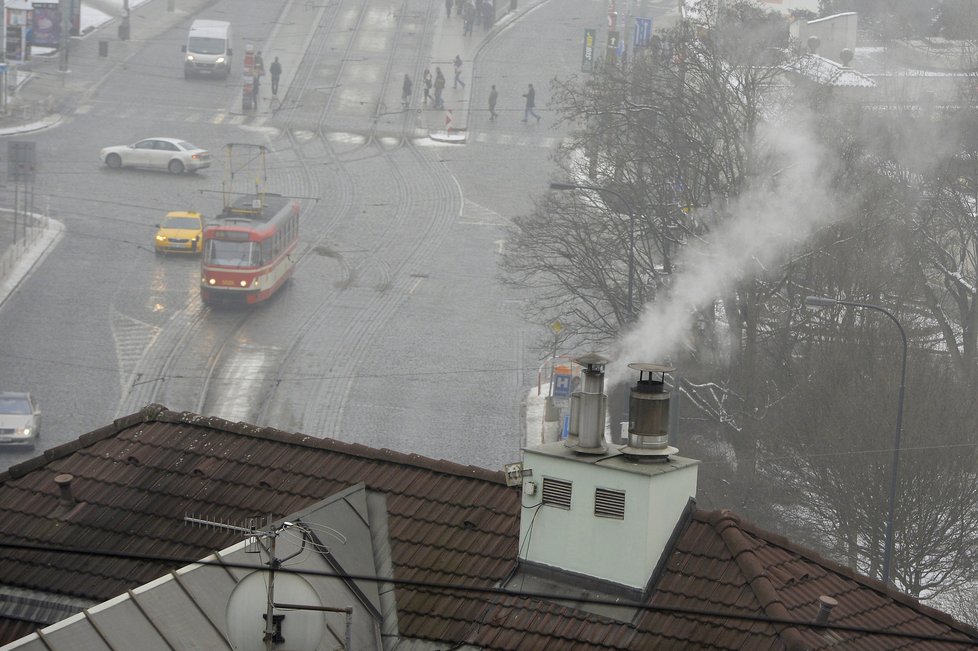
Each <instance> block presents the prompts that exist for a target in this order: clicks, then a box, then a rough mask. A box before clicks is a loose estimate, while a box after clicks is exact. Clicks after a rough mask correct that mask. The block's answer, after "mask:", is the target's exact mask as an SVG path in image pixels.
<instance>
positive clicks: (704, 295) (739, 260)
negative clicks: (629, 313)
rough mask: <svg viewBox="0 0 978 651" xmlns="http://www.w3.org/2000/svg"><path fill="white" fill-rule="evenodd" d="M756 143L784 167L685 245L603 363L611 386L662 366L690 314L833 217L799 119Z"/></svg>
mask: <svg viewBox="0 0 978 651" xmlns="http://www.w3.org/2000/svg"><path fill="white" fill-rule="evenodd" d="M761 135H762V138H761V140H762V141H763V142H764V143H765V144H766V145H767V146H769V147H770V148H771V149H770V150H771V152H772V153H773V154H774V155H775V157H776V158H777V159H780V160H781V161H783V165H781V166H780V168H779V169H778V170H777V171H775V172H774V173H772V174H771V175H770V176H769V178H767V179H758V180H756V182H755V183H754V185H755V187H753V188H751V189H750V191H749V192H747V193H745V194H744V195H742V196H741V197H739V198H738V199H737V201H736V202H734V203H732V204H731V205H730V206H728V208H727V210H726V215H725V218H724V220H723V221H722V223H719V224H717V225H716V226H715V227H714V228H713V229H712V230H711V231H710V233H709V234H708V235H707V238H708V239H702V240H698V241H691V242H689V243H688V244H687V245H686V247H685V249H684V251H683V254H682V255H681V258H680V259H679V261H678V263H677V265H676V268H677V269H678V270H679V272H678V274H677V275H676V276H675V277H674V279H673V283H672V286H671V288H670V291H669V294H668V296H666V297H663V298H661V299H660V300H658V301H657V302H655V303H652V304H649V305H646V306H645V308H644V309H643V310H642V312H641V314H640V315H639V317H638V319H637V322H636V323H635V325H634V327H632V328H631V329H630V330H629V331H628V332H626V333H625V335H624V336H623V337H622V339H621V341H620V344H619V347H618V350H617V351H616V354H614V355H613V361H612V362H611V363H610V364H609V365H608V369H607V373H608V375H607V378H608V381H609V383H610V384H616V383H618V382H622V381H628V380H631V379H634V378H632V377H631V375H633V372H631V371H629V369H628V368H627V367H626V364H627V363H629V362H647V363H660V364H661V363H665V362H666V361H667V360H669V359H671V358H672V357H673V354H674V352H675V351H676V350H677V347H678V346H679V344H680V343H681V342H682V341H683V340H684V339H685V338H686V337H687V335H688V334H689V332H690V328H691V327H692V325H693V319H694V318H695V310H697V309H702V308H704V307H707V306H709V305H711V304H713V303H714V301H715V300H716V299H717V298H718V297H722V296H724V295H725V294H726V293H727V292H728V290H730V289H731V288H732V287H734V286H735V285H736V284H738V283H740V282H742V281H743V280H745V279H748V278H751V277H754V276H755V275H756V274H758V273H762V272H763V270H764V269H768V268H771V266H772V265H776V264H777V263H778V261H779V259H780V258H781V257H782V256H783V255H784V253H785V252H786V251H787V250H789V249H790V248H791V247H792V245H794V244H796V243H799V242H801V241H804V240H805V239H806V238H807V237H808V236H810V235H811V234H812V232H813V231H814V230H815V229H817V228H818V227H820V226H823V225H825V224H827V223H829V222H831V221H833V220H834V219H835V218H836V214H837V211H836V207H835V202H834V201H833V198H832V192H831V188H830V187H829V181H828V180H827V179H828V177H829V176H830V170H829V169H828V166H827V163H826V161H827V160H829V159H828V157H826V156H823V155H821V151H822V150H821V148H820V146H819V145H818V144H817V143H816V142H815V140H814V138H812V137H811V136H810V135H809V131H808V127H807V124H806V122H805V121H803V120H795V121H793V122H792V124H791V126H790V128H785V127H783V126H782V127H772V126H767V127H764V132H763V133H762V134H761Z"/></svg>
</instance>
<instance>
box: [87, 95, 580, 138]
mask: <svg viewBox="0 0 978 651" xmlns="http://www.w3.org/2000/svg"><path fill="white" fill-rule="evenodd" d="M75 114H76V115H86V116H93V117H101V116H103V115H105V116H109V115H111V117H112V118H113V119H115V120H119V121H124V120H126V119H128V118H142V117H144V115H145V111H144V109H142V108H140V107H139V106H128V107H119V106H109V105H106V104H100V103H90V104H83V105H81V106H79V107H78V108H77V109H76V110H75ZM165 119H166V121H167V122H170V123H182V124H209V125H213V126H232V127H241V128H243V129H250V130H254V129H261V128H268V129H270V128H272V127H276V126H277V127H281V126H282V125H281V123H277V118H276V116H275V115H273V114H272V113H262V112H260V111H259V112H258V113H237V112H234V111H230V110H227V109H218V110H215V109H195V108H190V107H188V108H174V109H172V110H169V111H167V114H166V118H165ZM534 126H535V125H534ZM310 133H311V132H310ZM427 133H428V132H427V131H426V130H425V129H424V128H419V129H416V130H415V135H414V139H415V140H416V141H419V140H421V139H426V138H427ZM458 133H465V135H466V137H465V142H466V143H467V144H473V143H478V144H480V145H491V146H499V147H537V148H541V149H554V148H556V147H558V146H559V145H560V144H562V142H564V141H565V140H566V138H563V137H560V136H555V135H548V134H552V132H548V131H547V130H545V129H535V128H527V127H526V125H515V126H514V128H513V129H512V130H510V131H507V130H504V129H502V128H500V127H499V126H498V125H493V127H492V128H491V129H486V130H477V131H468V132H464V131H459V132H458ZM323 135H324V137H325V138H326V139H327V140H329V141H330V142H333V143H344V144H353V145H359V144H363V143H364V142H366V141H367V136H366V135H364V134H358V133H350V132H345V131H331V132H327V133H325V134H323ZM391 142H393V143H396V142H399V139H397V138H392V140H391ZM452 146H457V145H452Z"/></svg>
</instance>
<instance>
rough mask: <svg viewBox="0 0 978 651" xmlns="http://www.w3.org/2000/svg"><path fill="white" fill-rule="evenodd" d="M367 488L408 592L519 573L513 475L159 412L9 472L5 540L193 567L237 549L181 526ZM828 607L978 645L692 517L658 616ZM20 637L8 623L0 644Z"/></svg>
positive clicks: (25, 563) (477, 613)
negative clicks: (192, 518) (67, 479)
mask: <svg viewBox="0 0 978 651" xmlns="http://www.w3.org/2000/svg"><path fill="white" fill-rule="evenodd" d="M62 473H70V474H71V475H73V477H74V480H73V482H72V485H71V486H72V493H73V496H74V498H75V500H76V504H75V505H74V506H72V507H66V506H63V505H61V503H60V501H59V492H58V487H57V485H56V484H55V482H54V477H56V476H57V475H59V474H62ZM360 482H363V483H365V484H366V486H367V489H368V490H371V491H376V492H380V493H383V494H384V495H385V496H386V501H387V508H388V520H389V522H388V529H389V535H390V549H391V561H392V564H393V567H394V575H395V577H396V578H397V579H399V580H403V581H422V582H438V583H452V584H456V585H463V584H464V585H465V586H482V587H486V588H491V587H495V586H498V585H500V584H502V583H503V582H504V580H505V578H506V577H508V576H509V575H511V574H512V573H513V572H514V571H515V570H516V569H517V566H516V558H517V549H516V547H517V538H518V533H519V516H520V495H519V493H518V492H517V490H516V489H513V488H507V487H506V486H505V483H504V481H503V476H502V473H499V472H490V471H487V470H484V469H480V468H476V467H471V466H462V465H459V464H455V463H451V462H447V461H438V460H433V459H428V458H424V457H419V456H416V455H406V454H402V453H397V452H392V451H390V450H378V449H374V448H367V447H364V446H360V445H355V444H349V443H342V442H338V441H333V440H328V439H318V438H314V437H309V436H304V435H301V434H290V433H286V432H281V431H278V430H274V429H270V428H259V427H254V426H250V425H246V424H241V423H238V424H234V423H229V422H227V421H223V420H221V419H216V418H203V417H200V416H196V415H194V414H188V413H175V412H170V411H167V410H165V409H164V408H162V407H160V406H157V405H151V406H149V407H147V408H146V409H144V410H142V411H141V412H139V413H138V414H134V415H133V416H129V417H127V418H123V419H119V420H117V421H115V422H114V423H113V424H112V425H110V426H108V427H105V428H102V429H100V430H97V431H95V432H91V433H89V434H86V435H84V436H82V437H81V438H79V439H78V440H76V441H74V442H72V443H68V444H66V445H63V446H60V447H58V448H54V449H52V450H48V451H46V452H45V453H44V455H42V456H40V457H37V458H35V459H32V460H30V461H28V462H25V463H22V464H20V465H17V466H14V467H11V468H10V469H9V470H8V471H7V472H6V473H3V474H0V504H3V509H2V510H0V541H3V542H8V543H9V542H19V543H35V544H44V545H48V544H61V545H66V546H70V547H83V548H96V549H106V550H112V551H116V552H125V553H129V554H137V555H138V554H149V555H157V556H166V557H174V558H181V559H197V558H202V557H204V556H205V555H207V554H208V553H210V552H212V551H214V550H218V549H221V548H224V547H227V546H229V545H231V544H233V543H234V542H236V541H237V540H238V539H239V536H238V534H235V533H230V532H222V531H216V530H210V529H198V528H188V527H187V526H185V525H184V522H183V517H184V515H186V514H190V513H194V514H198V515H202V516H205V517H210V518H222V519H225V520H229V521H234V520H238V521H242V520H244V519H245V518H247V517H249V516H255V515H262V514H268V513H271V514H273V515H274V516H276V517H285V516H288V515H290V514H292V513H295V512H296V511H299V510H301V509H303V508H306V507H308V506H310V505H312V504H314V503H316V502H317V501H319V500H321V499H323V498H324V497H327V496H329V495H331V494H333V493H336V492H338V491H341V490H343V489H345V488H348V487H350V486H353V485H355V484H357V483H360ZM180 564H181V563H176V562H175V563H173V564H163V563H159V562H154V561H150V560H141V559H133V560H125V559H123V560H120V559H118V558H115V559H113V558H107V557H98V556H81V557H79V556H72V555H68V554H58V553H54V552H47V551H24V550H10V549H4V550H3V553H2V554H0V590H2V589H8V590H11V589H15V590H18V591H22V592H26V593H31V592H32V591H36V592H54V593H57V594H58V595H62V596H65V597H72V598H75V599H88V600H91V601H93V602H97V601H103V600H106V599H108V598H111V597H113V596H115V595H117V594H120V593H122V592H125V590H127V589H131V588H133V587H135V586H138V585H141V584H144V583H146V582H148V581H150V580H152V579H154V578H156V577H158V576H160V575H162V574H164V573H165V572H166V571H167V570H170V569H173V568H175V567H177V566H179V565H180ZM821 595H828V596H832V597H835V598H836V599H838V601H839V605H838V606H837V607H836V608H835V609H834V610H833V611H832V616H831V618H830V622H831V623H833V624H843V625H848V626H854V627H864V628H869V629H880V628H885V629H890V630H901V631H907V632H911V633H915V634H920V635H936V636H940V637H945V638H948V639H955V640H961V641H964V642H965V643H966V644H978V631H975V630H974V629H972V628H970V627H967V626H965V625H963V624H960V623H957V622H954V621H953V620H952V619H951V618H950V617H948V616H947V615H944V614H943V613H940V612H938V611H935V610H933V609H930V608H927V607H925V606H922V605H920V604H918V603H917V602H916V601H914V600H912V599H910V598H907V597H905V596H903V595H900V594H898V593H896V592H893V591H889V590H887V589H886V588H885V586H883V585H882V584H881V583H879V582H878V581H875V580H872V579H868V578H866V577H862V576H859V575H856V574H854V573H853V572H851V571H850V570H848V569H846V568H844V567H842V566H839V565H836V564H834V563H832V562H830V561H827V560H825V559H822V558H819V557H818V556H817V555H815V554H814V553H812V552H810V551H808V550H805V549H802V548H800V547H797V546H795V545H793V544H792V543H790V542H789V541H787V540H785V539H783V538H781V537H779V536H776V535H774V534H771V533H769V532H765V531H761V530H759V529H756V528H754V527H752V526H751V525H750V524H748V523H744V522H741V521H740V520H739V519H738V518H737V517H736V516H734V515H733V514H731V513H729V512H726V511H721V512H703V511H700V510H696V509H693V510H691V512H690V513H689V517H688V518H687V519H686V520H685V521H684V522H683V523H682V524H681V525H680V527H679V529H678V530H677V531H676V533H675V536H674V543H673V544H672V546H671V548H670V552H669V556H668V560H667V561H666V562H665V563H663V564H662V565H661V567H660V570H659V572H658V575H657V576H656V577H655V580H654V585H653V589H652V590H651V592H650V597H649V601H648V604H649V605H651V606H652V607H655V608H667V609H668V608H685V609H698V610H700V611H714V612H716V611H721V612H723V613H740V614H743V615H746V616H749V617H754V618H761V619H765V618H766V619H775V620H777V619H787V620H792V621H811V620H812V619H814V617H815V615H816V613H817V612H818V597H819V596H821ZM396 599H397V616H398V627H399V631H400V634H401V635H402V636H405V637H410V638H420V639H427V640H434V641H440V642H444V643H464V642H467V643H469V644H472V645H475V646H477V647H482V648H485V649H515V648H527V649H530V648H534V649H535V648H544V647H546V648H547V649H548V651H557V650H559V649H571V648H573V649H648V648H669V647H676V648H679V647H682V648H688V647H690V646H693V647H695V646H700V647H703V648H713V649H742V648H751V649H767V648H771V649H784V648H803V647H804V648H827V647H837V648H841V647H849V648H852V647H853V646H858V647H859V648H879V649H893V648H914V649H944V648H963V646H962V645H961V644H946V643H935V642H924V641H920V640H910V639H906V638H889V637H885V638H884V637H881V636H868V637H867V636H866V635H865V634H859V633H852V632H844V631H833V632H830V633H823V632H820V631H818V630H816V629H812V628H809V627H801V626H798V627H786V626H783V625H779V624H773V623H770V622H769V621H750V620H740V619H731V618H730V617H709V616H706V615H690V614H676V613H674V612H661V611H656V610H649V611H644V612H642V611H640V612H639V614H638V615H637V616H635V617H634V619H632V620H631V621H628V622H625V623H623V622H621V621H616V620H613V619H609V618H607V617H603V616H599V615H595V614H591V613H588V612H584V611H582V610H579V609H576V608H574V607H572V606H570V605H562V604H561V603H557V602H552V601H548V600H544V599H541V598H533V597H525V596H517V595H499V594H495V595H493V594H489V593H486V594H480V593H470V592H466V593H455V594H450V593H446V592H445V591H443V590H433V589H425V588H422V587H418V586H415V585H410V586H404V585H401V586H399V587H397V589H396ZM0 605H2V604H0ZM24 632H25V631H24V622H23V621H18V620H16V619H0V644H2V643H4V642H9V641H11V640H13V639H16V638H17V637H19V636H21V635H23V634H24Z"/></svg>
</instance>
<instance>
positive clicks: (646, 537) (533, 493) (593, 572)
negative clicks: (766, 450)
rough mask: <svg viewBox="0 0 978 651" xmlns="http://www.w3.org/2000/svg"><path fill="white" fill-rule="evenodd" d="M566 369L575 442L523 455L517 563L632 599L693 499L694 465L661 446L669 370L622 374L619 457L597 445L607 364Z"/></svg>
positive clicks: (597, 361)
mask: <svg viewBox="0 0 978 651" xmlns="http://www.w3.org/2000/svg"><path fill="white" fill-rule="evenodd" d="M575 361H576V362H577V363H578V364H581V365H582V366H583V367H585V370H584V373H583V378H584V381H583V383H582V388H581V391H579V392H576V393H575V395H574V396H572V403H571V404H572V406H571V422H570V423H569V424H568V432H569V434H571V435H573V434H575V433H576V434H578V435H579V436H578V438H577V440H576V441H568V442H566V443H565V442H563V441H559V442H554V443H544V444H543V445H539V446H535V447H528V448H526V449H524V451H523V468H524V469H525V472H526V474H524V479H523V496H522V499H523V506H524V508H523V509H521V517H520V540H519V545H518V550H519V559H520V563H521V564H522V566H523V568H524V569H525V571H527V572H543V573H544V574H543V575H544V576H546V575H547V574H546V573H548V572H558V573H559V574H560V576H567V577H577V578H578V579H580V580H582V581H585V582H586V583H587V584H588V585H602V586H606V587H607V588H608V589H610V590H612V591H613V592H614V593H615V594H622V595H624V596H626V597H628V598H640V597H641V594H642V591H643V590H644V588H645V586H646V585H647V584H648V581H649V579H650V577H651V576H652V572H653V571H655V568H656V566H657V565H658V564H659V562H660V560H661V558H662V555H663V554H664V553H668V552H669V541H670V539H671V537H672V535H673V532H674V531H675V529H676V527H677V525H679V524H680V522H682V519H683V514H684V513H685V512H686V509H687V508H688V506H689V503H690V499H692V498H695V496H696V471H697V466H698V465H699V461H696V460H695V459H685V458H683V457H680V456H678V455H677V454H676V452H677V450H676V448H673V447H670V446H669V445H668V423H669V393H668V392H667V391H666V390H665V374H666V373H670V372H672V371H673V369H672V368H671V367H668V366H659V365H654V364H630V365H629V367H630V368H631V369H633V370H637V371H639V379H638V382H637V383H636V385H635V386H634V387H633V388H632V390H631V398H630V400H629V406H630V410H631V412H632V413H631V414H630V415H629V428H628V429H629V436H628V445H625V446H623V447H621V448H620V449H618V448H615V447H612V446H608V445H606V444H605V439H604V421H605V413H606V411H607V396H605V395H604V393H603V390H604V367H605V364H606V363H607V361H608V360H606V359H605V358H603V357H601V356H599V355H596V354H588V355H585V356H584V357H581V358H580V359H578V360H575ZM575 396H576V400H575V399H574V397H575ZM575 403H576V406H575ZM531 473H532V474H531ZM531 482H532V485H531ZM536 507H539V508H536ZM621 545H625V546H626V547H627V553H626V552H624V551H623V550H624V548H623V547H621ZM575 580H577V579H575ZM575 585H576V584H575Z"/></svg>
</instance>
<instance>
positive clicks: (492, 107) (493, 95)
mask: <svg viewBox="0 0 978 651" xmlns="http://www.w3.org/2000/svg"><path fill="white" fill-rule="evenodd" d="M498 98H499V93H498V92H496V85H495V84H493V86H492V90H490V91H489V119H490V120H495V119H496V117H498V115H499V114H498V113H496V100H497V99H498Z"/></svg>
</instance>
